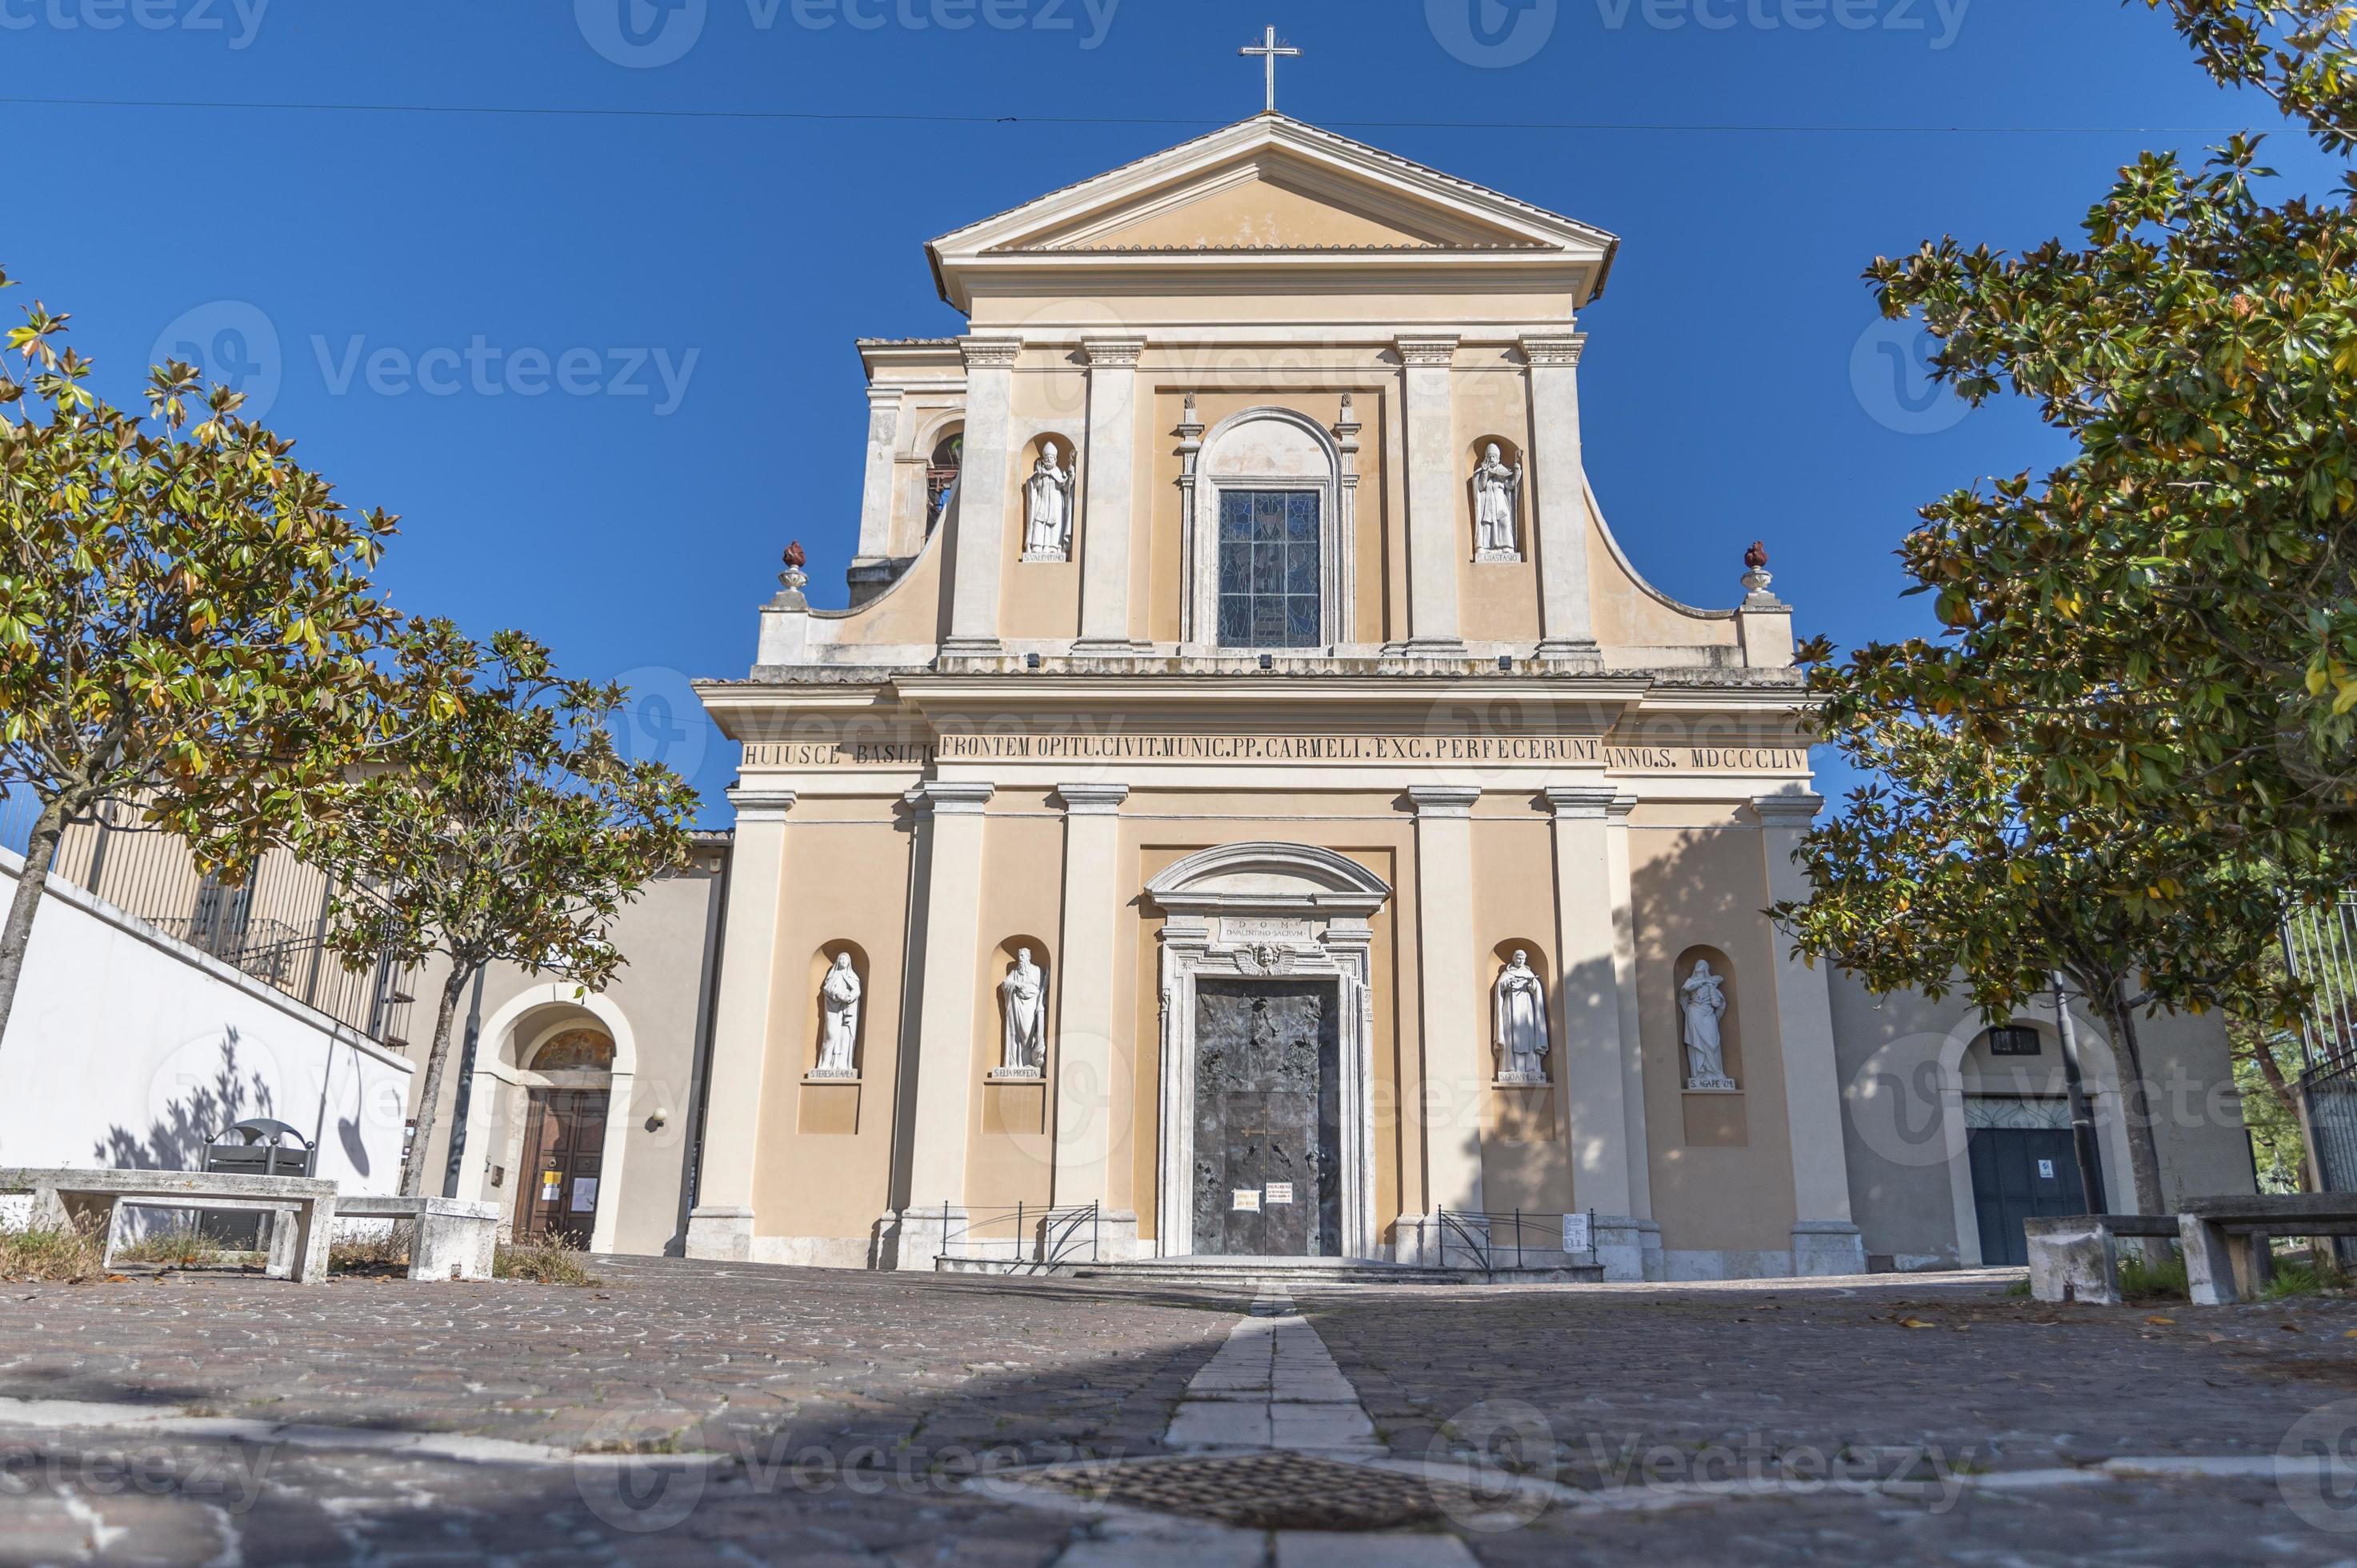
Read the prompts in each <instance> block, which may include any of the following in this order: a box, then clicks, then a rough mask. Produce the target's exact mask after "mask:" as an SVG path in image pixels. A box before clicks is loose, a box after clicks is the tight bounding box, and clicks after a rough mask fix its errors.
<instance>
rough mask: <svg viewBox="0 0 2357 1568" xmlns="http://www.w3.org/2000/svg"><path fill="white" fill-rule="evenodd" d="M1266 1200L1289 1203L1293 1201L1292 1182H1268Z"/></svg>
mask: <svg viewBox="0 0 2357 1568" xmlns="http://www.w3.org/2000/svg"><path fill="white" fill-rule="evenodd" d="M1268 1201H1269V1202H1271V1203H1291V1202H1292V1201H1293V1184H1292V1183H1291V1182H1289V1181H1273V1182H1271V1183H1269V1184H1268Z"/></svg>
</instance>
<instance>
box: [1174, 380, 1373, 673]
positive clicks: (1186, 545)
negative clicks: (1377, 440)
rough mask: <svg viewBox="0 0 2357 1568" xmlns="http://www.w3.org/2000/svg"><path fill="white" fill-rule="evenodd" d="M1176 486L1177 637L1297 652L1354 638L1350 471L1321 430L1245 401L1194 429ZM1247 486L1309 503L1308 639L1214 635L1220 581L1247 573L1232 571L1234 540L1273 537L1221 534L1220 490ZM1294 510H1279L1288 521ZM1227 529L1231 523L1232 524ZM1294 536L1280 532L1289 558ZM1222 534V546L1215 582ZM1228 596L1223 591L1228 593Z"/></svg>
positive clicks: (1290, 581) (1223, 508) (1294, 414)
mask: <svg viewBox="0 0 2357 1568" xmlns="http://www.w3.org/2000/svg"><path fill="white" fill-rule="evenodd" d="M1180 485H1181V488H1182V489H1184V490H1185V492H1186V497H1185V507H1184V515H1185V538H1184V541H1183V545H1182V548H1183V553H1184V556H1185V573H1184V581H1185V590H1186V600H1185V602H1184V604H1183V605H1182V606H1181V607H1180V616H1179V620H1180V630H1179V637H1180V640H1181V641H1183V642H1185V643H1188V644H1189V645H1192V646H1194V647H1196V648H1198V649H1200V650H1207V651H1208V650H1217V649H1222V648H1232V649H1235V650H1239V651H1243V650H1262V649H1264V648H1265V649H1267V650H1283V649H1284V648H1286V647H1287V646H1289V647H1291V649H1292V650H1293V651H1295V652H1305V651H1308V650H1311V649H1313V648H1315V649H1331V648H1333V647H1336V646H1339V645H1340V644H1344V643H1348V642H1351V641H1352V640H1354V638H1355V633H1354V628H1353V624H1352V623H1353V618H1354V617H1353V611H1352V605H1351V600H1352V598H1353V596H1354V584H1355V582H1356V575H1357V568H1356V561H1355V554H1356V550H1355V541H1356V533H1357V530H1356V527H1355V522H1354V514H1355V511H1356V508H1357V494H1358V476H1357V474H1356V472H1355V471H1354V467H1353V465H1352V464H1351V463H1350V462H1349V461H1348V460H1347V459H1346V457H1345V456H1344V453H1343V451H1342V448H1341V447H1340V446H1339V445H1337V443H1336V441H1335V438H1334V435H1333V434H1332V433H1331V432H1329V430H1328V429H1327V428H1326V427H1325V426H1324V425H1322V424H1318V422H1317V421H1316V420H1314V419H1312V418H1310V417H1309V416H1308V415H1307V414H1305V413H1299V412H1298V411H1297V410H1294V409H1289V408H1281V407H1276V406H1273V405H1272V406H1264V407H1259V408H1248V409H1245V410H1244V411H1243V412H1242V413H1236V414H1232V415H1230V416H1229V417H1228V418H1226V419H1224V420H1222V421H1221V422H1220V423H1219V424H1217V425H1215V426H1213V427H1212V429H1211V432H1210V433H1209V434H1208V435H1205V436H1204V438H1203V443H1202V446H1201V448H1200V451H1197V452H1194V453H1192V454H1190V455H1189V457H1188V466H1187V471H1186V473H1185V475H1184V476H1183V477H1182V478H1181V479H1180ZM1256 495H1282V496H1286V497H1299V498H1307V500H1306V502H1304V503H1289V507H1290V505H1291V504H1310V505H1314V506H1315V507H1316V508H1317V513H1318V517H1317V532H1316V540H1317V553H1318V559H1317V563H1316V571H1315V577H1316V581H1317V591H1318V617H1317V622H1318V625H1317V635H1316V639H1315V641H1314V643H1313V642H1306V641H1300V640H1295V641H1293V642H1291V643H1289V644H1282V643H1258V642H1254V641H1252V640H1249V639H1234V638H1229V637H1223V636H1222V624H1221V599H1222V587H1223V582H1222V544H1223V542H1224V543H1226V544H1227V545H1228V546H1229V552H1228V556H1227V559H1228V575H1227V578H1226V582H1225V584H1224V586H1225V587H1227V588H1229V589H1231V590H1234V589H1236V587H1237V585H1238V583H1239V582H1240V581H1245V582H1248V581H1249V580H1250V579H1249V578H1248V577H1244V578H1240V577H1239V575H1238V570H1237V557H1236V555H1235V553H1234V546H1235V545H1236V544H1237V543H1239V542H1243V543H1246V544H1250V543H1255V542H1256V543H1258V544H1260V545H1262V546H1263V547H1264V548H1265V547H1266V546H1268V545H1269V544H1271V543H1274V542H1275V541H1272V540H1267V539H1261V540H1256V541H1238V540H1235V539H1225V540H1223V525H1222V518H1223V516H1227V517H1230V518H1231V522H1232V513H1231V509H1230V507H1229V503H1228V498H1230V497H1238V498H1242V497H1244V496H1256ZM1296 515H1297V514H1295V513H1293V512H1292V511H1291V510H1289V509H1288V521H1289V522H1290V521H1291V520H1292V519H1293V518H1294V517H1295V516H1296ZM1227 532H1233V528H1232V527H1230V528H1229V529H1228V530H1227ZM1300 542H1303V541H1301V540H1297V539H1292V538H1288V539H1287V540H1286V542H1285V543H1286V547H1287V549H1288V550H1289V551H1291V552H1292V553H1294V555H1295V556H1296V557H1297V555H1298V551H1297V548H1296V547H1297V545H1298V544H1299V543H1300ZM1292 567H1293V563H1290V562H1289V563H1288V564H1287V567H1286V577H1285V581H1286V584H1287V586H1288V589H1290V588H1291V587H1292V585H1294V584H1295V583H1297V582H1300V581H1303V580H1304V579H1302V578H1300V577H1297V576H1296V575H1295V574H1294V572H1293V569H1292ZM1229 597H1231V598H1233V597H1234V594H1233V593H1231V594H1230V595H1229Z"/></svg>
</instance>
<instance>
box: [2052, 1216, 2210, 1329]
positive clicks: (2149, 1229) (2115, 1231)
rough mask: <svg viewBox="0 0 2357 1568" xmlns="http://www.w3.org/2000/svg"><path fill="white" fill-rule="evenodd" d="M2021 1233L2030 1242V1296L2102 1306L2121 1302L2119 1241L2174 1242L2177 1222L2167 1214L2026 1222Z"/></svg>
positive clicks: (2083, 1217) (2084, 1217) (2176, 1234)
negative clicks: (2122, 1238) (2127, 1239)
mask: <svg viewBox="0 0 2357 1568" xmlns="http://www.w3.org/2000/svg"><path fill="white" fill-rule="evenodd" d="M2022 1230H2024V1231H2025V1232H2026V1233H2027V1234H2028V1236H2029V1294H2031V1295H2032V1296H2034V1297H2036V1298H2037V1299H2038V1300H2040V1301H2087V1302H2094V1303H2097V1304H2099V1305H2104V1306H2116V1305H2119V1301H2120V1251H2119V1239H2120V1238H2121V1237H2123V1236H2134V1237H2136V1238H2138V1239H2139V1240H2146V1241H2174V1240H2177V1236H2178V1224H2177V1219H2176V1217H2175V1216H2174V1215H2169V1214H2073V1215H2071V1216H2069V1217H2067V1218H2064V1219H2026V1220H2024V1221H2022Z"/></svg>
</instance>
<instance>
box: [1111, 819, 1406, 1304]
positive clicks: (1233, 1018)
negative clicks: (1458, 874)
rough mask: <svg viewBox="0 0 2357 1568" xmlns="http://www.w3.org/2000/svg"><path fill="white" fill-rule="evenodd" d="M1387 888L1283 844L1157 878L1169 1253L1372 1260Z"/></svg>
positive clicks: (1192, 863)
mask: <svg viewBox="0 0 2357 1568" xmlns="http://www.w3.org/2000/svg"><path fill="white" fill-rule="evenodd" d="M1391 892H1392V890H1391V887H1390V885H1389V884H1387V883H1385V882H1384V881H1383V879H1382V878H1381V877H1379V876H1376V875H1374V874H1373V873H1372V872H1370V871H1368V870H1367V869H1366V868H1365V867H1364V866H1361V865H1359V864H1358V863H1357V862H1356V861H1353V860H1351V859H1350V858H1349V857H1348V856H1346V855H1341V854H1336V853H1335V852H1334V851H1332V850H1329V849H1321V848H1318V847H1316V846H1313V845H1309V844H1288V843H1241V844H1223V845H1221V846H1219V847H1217V848H1214V849H1207V850H1202V851H1200V852H1199V853H1197V854H1191V855H1189V856H1188V857H1187V858H1186V859H1184V860H1182V861H1180V862H1179V863H1178V864H1177V865H1173V866H1171V867H1170V868H1169V869H1168V870H1167V871H1165V872H1163V873H1162V874H1161V875H1158V876H1157V877H1155V878H1154V880H1153V881H1152V882H1150V883H1148V884H1147V885H1146V898H1147V901H1148V902H1149V904H1150V905H1152V906H1153V907H1154V908H1157V909H1159V910H1160V911H1161V912H1162V913H1163V915H1164V916H1165V917H1166V918H1165V919H1164V922H1163V927H1162V933H1161V942H1162V985H1161V993H1162V1049H1161V1070H1162V1094H1161V1114H1162V1126H1161V1133H1160V1156H1161V1157H1160V1161H1159V1176H1158V1178H1157V1212H1156V1226H1155V1236H1156V1240H1155V1248H1156V1251H1157V1254H1158V1255H1160V1256H1163V1257H1184V1256H1190V1255H1195V1254H1199V1253H1211V1254H1220V1255H1228V1256H1237V1255H1258V1256H1327V1257H1334V1256H1340V1257H1351V1258H1369V1257H1373V1256H1374V1255H1375V1251H1374V1248H1375V1236H1376V1230H1375V1182H1374V1166H1373V1160H1374V1148H1373V1144H1374V1100H1373V1065H1374V1064H1373V1060H1372V1054H1373V1015H1372V1004H1371V988H1372V983H1373V941H1374V937H1373V930H1372V927H1371V926H1370V924H1369V921H1370V920H1371V918H1372V917H1373V916H1374V914H1375V913H1376V912H1377V911H1378V910H1380V909H1381V908H1383V905H1384V904H1385V903H1386V902H1387V901H1389V899H1390V897H1391ZM1278 1210H1284V1211H1285V1212H1283V1213H1279V1212H1277V1211H1278Z"/></svg>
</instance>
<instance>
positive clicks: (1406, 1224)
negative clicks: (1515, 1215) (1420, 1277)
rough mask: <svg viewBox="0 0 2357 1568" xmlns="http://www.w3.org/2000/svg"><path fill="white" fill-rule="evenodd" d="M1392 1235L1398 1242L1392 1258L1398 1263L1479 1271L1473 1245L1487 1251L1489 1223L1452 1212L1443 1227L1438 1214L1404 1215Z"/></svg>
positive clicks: (1479, 1264) (1477, 1256)
mask: <svg viewBox="0 0 2357 1568" xmlns="http://www.w3.org/2000/svg"><path fill="white" fill-rule="evenodd" d="M1392 1234H1393V1235H1394V1237H1395V1238H1397V1240H1396V1242H1395V1243H1394V1246H1393V1248H1392V1256H1393V1257H1394V1259H1396V1260H1397V1261H1398V1262H1403V1263H1409V1264H1413V1265H1414V1266H1415V1267H1416V1268H1419V1269H1478V1268H1480V1266H1481V1251H1480V1250H1477V1248H1476V1247H1475V1245H1474V1243H1475V1242H1476V1241H1478V1242H1479V1243H1480V1248H1482V1249H1486V1248H1487V1247H1488V1245H1489V1241H1490V1222H1489V1221H1488V1220H1487V1219H1481V1218H1480V1217H1479V1216H1475V1215H1469V1214H1458V1213H1454V1212H1452V1213H1451V1214H1450V1215H1449V1216H1448V1223H1447V1224H1446V1225H1443V1224H1442V1223H1441V1221H1440V1217H1439V1216H1438V1215H1437V1214H1403V1215H1401V1216H1400V1217H1399V1220H1398V1223H1397V1225H1396V1226H1395V1227H1394V1230H1393V1231H1392ZM1469 1237H1470V1240H1469V1239H1468V1238H1469Z"/></svg>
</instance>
